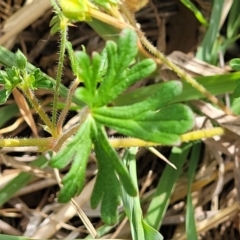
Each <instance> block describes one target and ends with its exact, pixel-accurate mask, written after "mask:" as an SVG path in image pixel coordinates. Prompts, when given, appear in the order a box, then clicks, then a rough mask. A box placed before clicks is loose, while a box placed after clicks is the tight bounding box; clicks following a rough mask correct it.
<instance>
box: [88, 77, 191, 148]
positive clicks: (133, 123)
mask: <svg viewBox="0 0 240 240" xmlns="http://www.w3.org/2000/svg"><path fill="white" fill-rule="evenodd" d="M174 86H176V87H175V88H174ZM179 86H181V84H179V82H175V81H174V82H168V83H165V84H163V85H161V87H160V89H159V91H158V92H155V93H154V94H153V96H152V97H150V98H149V99H147V100H145V101H143V102H141V103H136V104H133V105H132V106H126V107H112V108H107V107H102V108H97V109H93V111H92V113H93V117H94V119H95V120H96V121H98V122H99V123H100V124H103V125H105V126H108V127H110V128H112V129H115V130H117V131H118V132H119V133H122V134H124V135H127V136H132V137H136V138H140V139H143V140H146V141H152V142H157V143H162V144H167V145H168V144H179V143H180V136H179V135H180V134H183V133H184V132H186V131H188V130H190V129H191V128H192V127H193V124H194V116H193V113H192V111H191V109H190V108H188V107H187V106H185V105H182V104H174V105H169V106H165V107H162V108H160V107H161V106H164V105H166V103H168V102H169V101H171V100H172V99H173V96H175V95H176V94H179V93H180V91H181V87H179ZM156 96H159V97H160V96H162V99H159V100H158V98H157V97H156ZM159 108H160V110H159Z"/></svg>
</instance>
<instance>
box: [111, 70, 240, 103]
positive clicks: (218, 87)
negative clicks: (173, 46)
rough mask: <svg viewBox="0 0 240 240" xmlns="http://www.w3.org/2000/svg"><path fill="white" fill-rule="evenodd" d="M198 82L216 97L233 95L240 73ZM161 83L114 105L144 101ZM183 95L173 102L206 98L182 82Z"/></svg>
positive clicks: (145, 88)
mask: <svg viewBox="0 0 240 240" xmlns="http://www.w3.org/2000/svg"><path fill="white" fill-rule="evenodd" d="M196 79H197V81H198V82H199V83H200V84H201V85H203V86H204V87H205V88H206V89H207V90H208V91H210V92H211V93H212V94H214V95H219V94H224V93H231V92H233V91H234V89H235V88H236V86H237V85H236V81H237V80H239V79H240V72H234V73H228V74H223V75H215V76H207V77H198V78H196ZM160 84H161V83H157V84H153V85H150V86H147V87H143V88H139V89H137V90H134V91H131V92H128V93H124V94H122V95H121V96H119V97H118V98H117V99H116V100H115V101H114V103H115V104H116V105H118V106H125V105H130V104H133V103H136V102H140V101H143V100H144V99H147V98H148V97H149V96H151V95H152V94H153V93H155V92H156V91H157V89H158V88H159V85H160ZM182 85H183V90H182V93H181V94H180V95H178V96H176V97H175V98H174V101H173V102H181V101H190V100H196V99H201V98H204V96H203V95H202V94H201V93H200V92H198V91H197V90H196V89H195V88H193V87H192V86H191V85H190V84H189V83H186V82H185V81H183V82H182Z"/></svg>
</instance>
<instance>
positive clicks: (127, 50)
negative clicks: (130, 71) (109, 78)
mask: <svg viewBox="0 0 240 240" xmlns="http://www.w3.org/2000/svg"><path fill="white" fill-rule="evenodd" d="M117 45H118V49H117V55H118V58H117V62H116V66H115V68H116V70H117V71H118V72H119V73H121V72H123V71H124V70H125V69H126V68H128V67H129V65H130V63H131V62H132V61H133V59H134V57H135V56H136V55H137V53H138V48H137V33H136V32H135V31H133V30H132V29H129V28H126V29H124V30H123V31H122V32H121V34H120V37H119V40H118V43H117Z"/></svg>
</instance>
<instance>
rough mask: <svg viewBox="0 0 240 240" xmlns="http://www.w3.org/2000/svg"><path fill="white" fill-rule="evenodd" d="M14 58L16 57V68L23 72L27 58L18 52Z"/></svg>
mask: <svg viewBox="0 0 240 240" xmlns="http://www.w3.org/2000/svg"><path fill="white" fill-rule="evenodd" d="M15 56H16V66H17V67H18V68H19V69H21V70H24V69H25V68H26V66H27V58H26V57H25V55H24V54H23V53H22V52H21V51H20V50H18V51H17V52H16V54H15Z"/></svg>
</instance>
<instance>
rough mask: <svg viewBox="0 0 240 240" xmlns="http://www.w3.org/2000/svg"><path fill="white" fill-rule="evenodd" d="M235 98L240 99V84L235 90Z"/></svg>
mask: <svg viewBox="0 0 240 240" xmlns="http://www.w3.org/2000/svg"><path fill="white" fill-rule="evenodd" d="M233 96H234V97H235V98H239V97H240V84H239V85H237V87H236V88H235V89H234V92H233Z"/></svg>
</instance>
